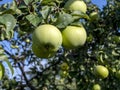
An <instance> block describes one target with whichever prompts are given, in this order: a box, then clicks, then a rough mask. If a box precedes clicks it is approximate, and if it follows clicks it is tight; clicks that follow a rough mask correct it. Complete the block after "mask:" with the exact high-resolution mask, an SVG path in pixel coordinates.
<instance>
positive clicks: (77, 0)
mask: <svg viewBox="0 0 120 90" xmlns="http://www.w3.org/2000/svg"><path fill="white" fill-rule="evenodd" d="M64 8H65V9H68V10H71V11H81V12H84V13H86V11H87V5H86V3H85V2H84V1H82V0H68V1H67V2H66V4H65V6H64Z"/></svg>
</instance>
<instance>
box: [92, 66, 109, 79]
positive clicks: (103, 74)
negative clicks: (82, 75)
mask: <svg viewBox="0 0 120 90" xmlns="http://www.w3.org/2000/svg"><path fill="white" fill-rule="evenodd" d="M94 72H95V74H96V75H97V76H99V77H100V78H102V79H104V78H107V77H108V75H109V71H108V69H107V68H106V67H105V66H102V65H97V66H95V67H94Z"/></svg>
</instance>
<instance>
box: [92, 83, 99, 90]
mask: <svg viewBox="0 0 120 90" xmlns="http://www.w3.org/2000/svg"><path fill="white" fill-rule="evenodd" d="M92 90H101V86H100V85H99V84H95V85H93V89H92Z"/></svg>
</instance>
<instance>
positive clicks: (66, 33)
mask: <svg viewBox="0 0 120 90" xmlns="http://www.w3.org/2000/svg"><path fill="white" fill-rule="evenodd" d="M62 36H63V46H64V47H65V48H67V49H74V48H77V47H79V46H83V45H84V44H85V42H86V38H87V34H86V30H85V29H84V27H82V26H81V27H78V26H67V27H66V28H65V29H64V30H63V31H62Z"/></svg>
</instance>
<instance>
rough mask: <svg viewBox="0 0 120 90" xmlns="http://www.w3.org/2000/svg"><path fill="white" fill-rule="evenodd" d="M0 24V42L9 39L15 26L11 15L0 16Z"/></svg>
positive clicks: (14, 20)
mask: <svg viewBox="0 0 120 90" xmlns="http://www.w3.org/2000/svg"><path fill="white" fill-rule="evenodd" d="M0 24H2V25H3V27H2V28H3V30H2V33H1V34H0V40H4V39H8V40H9V39H11V38H12V37H13V34H14V31H13V29H14V27H15V25H16V19H15V18H14V17H13V16H12V15H11V14H4V15H2V16H0Z"/></svg>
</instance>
